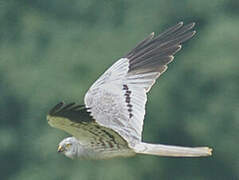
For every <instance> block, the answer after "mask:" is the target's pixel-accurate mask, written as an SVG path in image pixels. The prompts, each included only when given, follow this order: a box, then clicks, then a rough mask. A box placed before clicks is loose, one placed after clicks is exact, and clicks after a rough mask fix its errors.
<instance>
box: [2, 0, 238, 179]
mask: <svg viewBox="0 0 239 180" xmlns="http://www.w3.org/2000/svg"><path fill="white" fill-rule="evenodd" d="M238 8H239V2H238V1H237V0H228V1H225V0H212V1H206V0H201V1H189V0H182V1H178V0H172V1H166V0H162V1H158V0H149V1H136V0H130V1H126V0H123V1H120V0H115V1H110V0H105V1H97V0H71V1H63V0H51V1H48V0H35V1H25V0H21V1H17V0H8V1H7V0H5V1H4V0H2V1H1V2H0V21H1V28H0V40H1V41H0V92H1V96H0V142H1V148H0V157H1V163H0V167H1V168H0V169H1V171H0V177H1V179H9V180H13V179H19V180H32V179H34V180H38V179H52V180H58V179H69V180H71V179H72V180H73V179H82V180H84V179H99V180H101V179H102V180H103V179H104V180H107V179H109V180H111V179H115V180H122V179H130V180H131V179H132V180H134V179H135V180H136V179H137V180H140V179H142V180H143V179H178V180H191V179H194V180H207V179H208V180H211V179H223V180H224V179H239V155H238V149H239V144H238V136H239V133H238V132H239V121H238V120H239V110H238V108H239V102H238V99H239V96H238V92H239V83H238V79H239V71H238V65H237V64H238V45H239V36H238V29H239V21H238V18H239V11H238ZM181 20H184V21H186V22H191V21H195V22H196V23H197V25H196V30H197V32H198V33H197V35H196V36H195V38H193V39H192V40H190V41H189V42H187V43H186V44H185V46H184V48H183V50H182V51H181V52H179V53H178V54H177V55H176V58H175V61H174V62H173V63H171V64H170V65H169V69H168V71H167V72H166V73H165V74H164V75H162V76H161V77H160V79H159V80H158V82H157V83H156V85H155V86H154V88H153V90H152V91H151V92H150V93H149V101H148V104H147V115H146V119H145V127H144V140H146V141H149V142H155V143H157V142H158V143H164V144H175V145H187V146H199V145H209V146H211V147H213V148H214V154H213V156H212V157H209V158H194V159H190V158H159V157H153V156H141V155H139V156H136V157H134V158H129V159H120V158H119V159H113V160H109V161H83V160H79V161H72V160H69V159H67V158H65V157H63V156H61V155H59V154H57V153H56V147H57V144H58V142H59V141H61V140H62V139H63V138H64V137H66V136H67V134H66V133H64V132H61V131H59V130H57V129H53V128H51V127H49V126H48V124H47V121H46V114H47V112H48V110H49V109H50V108H51V107H52V106H54V105H55V104H56V103H58V102H59V101H62V100H64V101H66V102H72V101H76V102H79V103H83V98H84V93H85V92H86V91H87V89H88V88H89V86H90V85H91V84H92V83H93V82H94V81H95V80H96V78H97V77H98V76H99V75H100V74H101V73H102V72H103V71H104V70H105V69H106V68H108V67H109V65H111V64H112V63H113V62H115V60H117V59H118V58H120V57H122V56H123V55H124V54H126V53H127V51H129V50H130V49H131V48H133V47H134V45H135V44H136V43H137V42H138V41H140V40H141V39H143V38H144V37H145V36H146V35H147V34H149V33H151V32H152V31H156V34H158V33H160V32H162V31H163V30H164V29H165V28H166V27H169V26H171V25H174V24H176V23H177V22H178V21H181Z"/></svg>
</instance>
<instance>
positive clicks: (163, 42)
mask: <svg viewBox="0 0 239 180" xmlns="http://www.w3.org/2000/svg"><path fill="white" fill-rule="evenodd" d="M194 25H195V23H190V24H187V25H183V22H179V23H178V24H176V25H175V26H173V27H171V28H169V29H167V30H166V31H164V32H163V33H161V34H159V35H158V36H157V37H154V33H151V34H150V35H149V36H148V37H146V38H145V39H144V40H143V41H142V42H140V43H139V44H138V45H137V46H136V47H135V48H134V49H133V50H131V51H130V52H129V53H128V54H126V55H125V56H123V57H122V58H120V59H119V60H118V61H116V62H115V63H114V64H113V65H112V66H111V67H110V68H109V69H108V70H107V71H106V72H105V73H104V74H103V75H102V76H101V77H100V78H99V79H98V80H97V81H96V82H95V83H94V84H93V85H92V86H91V87H90V89H89V90H88V92H87V93H86V95H85V98H84V105H78V104H76V103H70V104H64V103H63V102H60V103H58V104H57V105H56V106H55V107H53V108H52V109H51V110H50V112H49V113H48V115H47V120H48V123H49V124H50V125H51V126H52V127H55V128H58V129H61V130H63V131H65V132H67V133H69V134H71V135H73V137H68V138H66V139H64V140H62V141H61V142H60V144H59V146H58V152H61V153H63V154H64V155H66V156H67V157H69V158H72V159H75V158H85V159H108V158H113V157H119V156H122V157H129V156H133V155H135V154H137V153H141V154H150V155H158V156H174V157H199V156H209V155H211V153H212V149H210V148H208V147H180V146H172V145H163V144H150V143H146V142H142V129H143V121H144V116H145V104H146V101H147V92H149V90H150V89H151V87H152V85H153V84H154V83H155V81H156V79H157V78H158V77H159V76H160V75H161V74H163V73H164V72H165V71H166V69H167V65H168V64H169V63H170V62H171V61H172V60H173V58H174V55H175V53H176V52H178V51H179V50H180V49H181V44H182V43H183V42H185V41H187V40H189V39H190V38H191V37H193V35H194V34H195V31H194V30H192V29H193V27H194Z"/></svg>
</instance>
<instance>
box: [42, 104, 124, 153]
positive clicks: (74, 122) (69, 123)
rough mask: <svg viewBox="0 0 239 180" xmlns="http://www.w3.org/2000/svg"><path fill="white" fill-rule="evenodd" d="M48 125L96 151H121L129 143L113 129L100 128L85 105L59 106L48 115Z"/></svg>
mask: <svg viewBox="0 0 239 180" xmlns="http://www.w3.org/2000/svg"><path fill="white" fill-rule="evenodd" d="M47 120H48V123H49V124H50V125H51V126H52V127H55V128H58V129H61V130H63V131H66V132H68V133H69V134H72V135H73V136H74V137H76V138H77V139H78V140H79V141H80V143H81V144H83V145H88V146H92V147H94V149H97V148H98V149H107V148H109V149H114V148H116V149H119V148H123V147H128V143H127V142H126V141H125V140H124V139H123V138H122V137H121V136H120V135H119V134H118V133H116V132H114V131H113V130H112V129H108V128H106V127H102V126H100V125H99V124H98V123H97V122H96V121H95V120H94V119H93V118H92V117H91V116H90V113H89V112H87V108H86V107H85V106H84V105H76V104H75V103H70V104H67V105H64V103H63V102H61V103H59V104H57V105H56V106H55V107H53V108H52V110H50V112H49V113H48V115H47Z"/></svg>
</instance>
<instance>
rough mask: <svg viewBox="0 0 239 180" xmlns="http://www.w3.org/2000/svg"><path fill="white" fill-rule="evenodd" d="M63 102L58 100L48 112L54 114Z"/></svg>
mask: <svg viewBox="0 0 239 180" xmlns="http://www.w3.org/2000/svg"><path fill="white" fill-rule="evenodd" d="M64 104H65V103H64V102H63V101H61V102H59V103H58V104H57V105H55V106H54V107H53V108H52V109H51V110H50V111H49V114H50V115H53V114H55V113H56V112H57V111H58V110H59V109H61V107H62V106H63V105H64Z"/></svg>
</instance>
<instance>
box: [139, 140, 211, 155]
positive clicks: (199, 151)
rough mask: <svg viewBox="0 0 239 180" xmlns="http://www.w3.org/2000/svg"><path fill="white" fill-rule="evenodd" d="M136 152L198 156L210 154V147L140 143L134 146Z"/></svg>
mask: <svg viewBox="0 0 239 180" xmlns="http://www.w3.org/2000/svg"><path fill="white" fill-rule="evenodd" d="M134 150H135V152H136V153H140V154H150V155H157V156H168V157H171V156H172V157H200V156H211V155H212V149H211V148H208V147H180V146H172V145H163V144H148V143H140V144H137V145H136V146H135V147H134Z"/></svg>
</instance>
